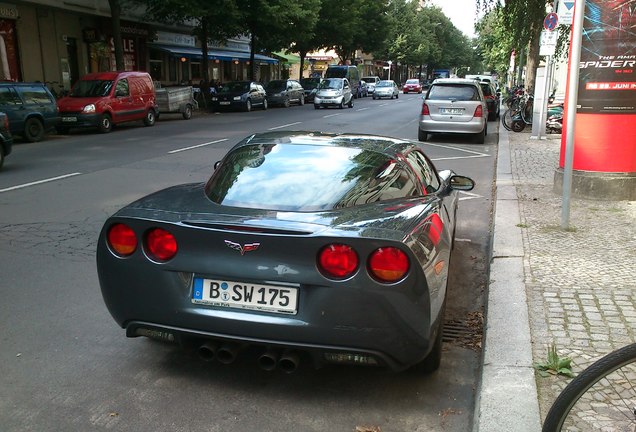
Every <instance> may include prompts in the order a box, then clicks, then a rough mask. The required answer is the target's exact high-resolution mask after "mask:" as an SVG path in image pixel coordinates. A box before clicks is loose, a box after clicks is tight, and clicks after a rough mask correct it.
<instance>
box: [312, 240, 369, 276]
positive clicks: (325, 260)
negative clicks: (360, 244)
mask: <svg viewBox="0 0 636 432" xmlns="http://www.w3.org/2000/svg"><path fill="white" fill-rule="evenodd" d="M358 263H359V260H358V254H357V253H356V251H355V250H353V248H352V247H351V246H347V245H343V244H331V245H328V246H325V247H324V248H322V250H321V251H320V253H319V254H318V267H319V269H320V271H321V272H322V273H323V274H324V275H325V276H327V277H330V278H334V279H344V278H347V277H349V276H351V275H352V274H353V273H354V272H355V271H356V269H357V268H358Z"/></svg>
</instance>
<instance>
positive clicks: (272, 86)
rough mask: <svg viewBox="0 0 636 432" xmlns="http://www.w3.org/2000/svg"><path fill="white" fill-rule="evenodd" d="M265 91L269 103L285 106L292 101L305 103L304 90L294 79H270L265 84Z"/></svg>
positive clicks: (300, 103) (299, 103)
mask: <svg viewBox="0 0 636 432" xmlns="http://www.w3.org/2000/svg"><path fill="white" fill-rule="evenodd" d="M265 91H266V92H267V101H268V102H269V104H270V105H279V106H283V107H285V108H288V107H289V106H290V105H291V104H293V103H295V104H298V105H305V91H304V90H303V86H302V85H300V83H299V82H298V81H296V80H293V79H286V80H284V79H281V80H272V81H270V82H268V83H267V85H266V86H265Z"/></svg>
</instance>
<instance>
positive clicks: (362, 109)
mask: <svg viewBox="0 0 636 432" xmlns="http://www.w3.org/2000/svg"><path fill="white" fill-rule="evenodd" d="M368 109H369V108H360V109H357V110H356V111H364V110H368Z"/></svg>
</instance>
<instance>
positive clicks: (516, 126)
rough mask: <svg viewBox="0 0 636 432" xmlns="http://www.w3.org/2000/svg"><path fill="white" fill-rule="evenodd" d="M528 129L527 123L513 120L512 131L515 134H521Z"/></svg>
mask: <svg viewBox="0 0 636 432" xmlns="http://www.w3.org/2000/svg"><path fill="white" fill-rule="evenodd" d="M525 128H526V122H524V121H523V120H513V121H512V124H511V125H510V129H511V130H512V131H513V132H521V131H523V130H524V129H525Z"/></svg>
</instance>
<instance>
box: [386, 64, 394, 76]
mask: <svg viewBox="0 0 636 432" xmlns="http://www.w3.org/2000/svg"><path fill="white" fill-rule="evenodd" d="M387 63H388V64H389V79H391V65H392V64H393V62H392V61H391V60H389V61H388V62H387Z"/></svg>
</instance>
